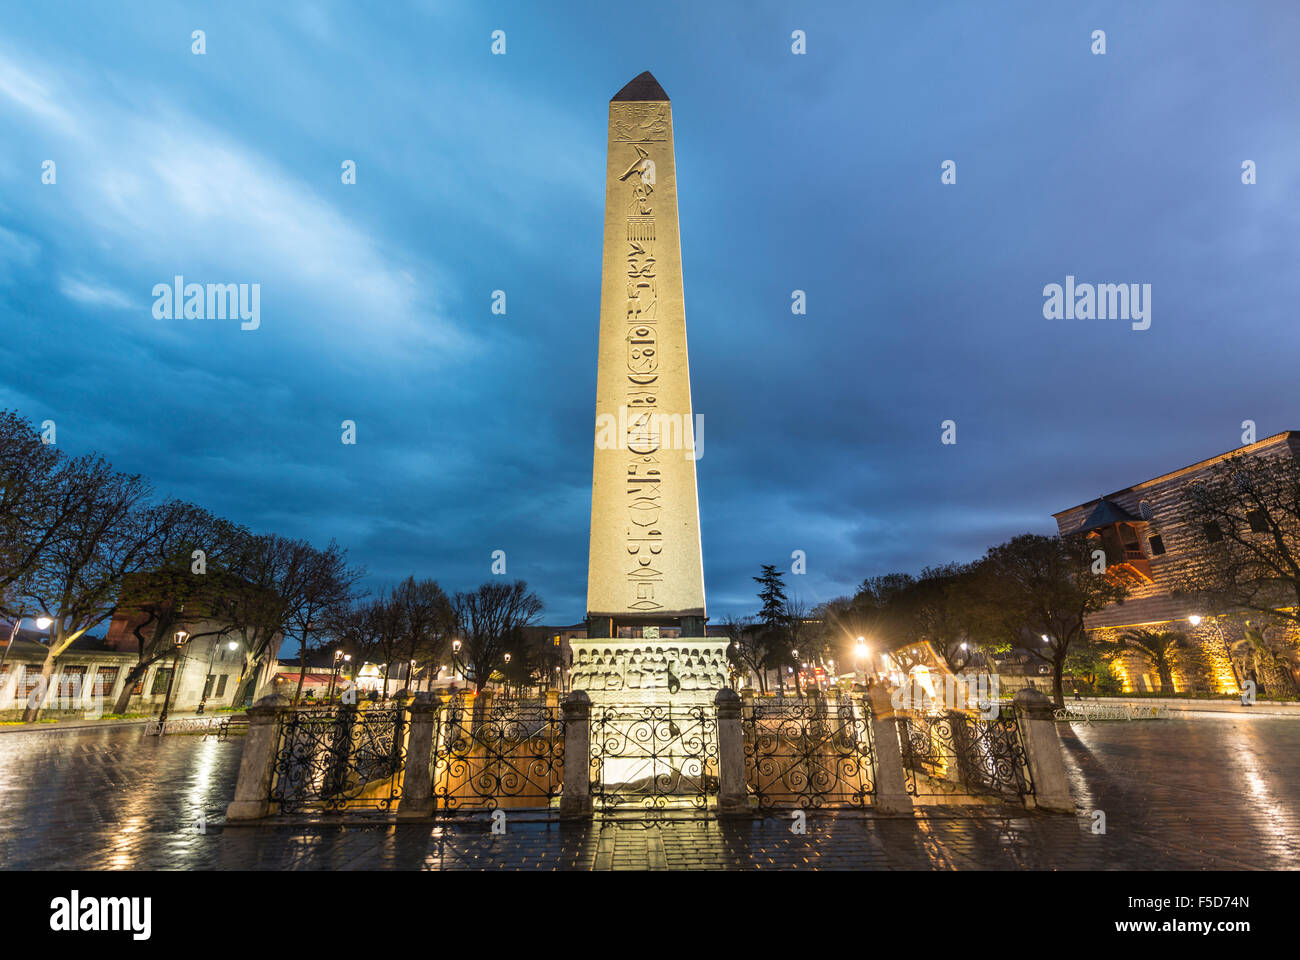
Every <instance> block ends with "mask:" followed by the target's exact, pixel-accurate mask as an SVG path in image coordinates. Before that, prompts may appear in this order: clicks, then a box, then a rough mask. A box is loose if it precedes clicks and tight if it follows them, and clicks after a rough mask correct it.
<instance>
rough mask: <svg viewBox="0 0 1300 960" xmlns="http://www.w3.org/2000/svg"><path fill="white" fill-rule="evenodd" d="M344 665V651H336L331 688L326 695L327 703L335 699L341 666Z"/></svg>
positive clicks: (331, 674) (331, 673) (331, 672)
mask: <svg viewBox="0 0 1300 960" xmlns="http://www.w3.org/2000/svg"><path fill="white" fill-rule="evenodd" d="M342 663H343V651H342V650H335V651H334V669H333V670H331V671H330V688H329V690H328V691H327V692H326V694H325V702H326V703H329V702H330V701H331V700H333V699H334V684H335V683H336V682H337V681H338V678H339V666H340V665H341V664H342Z"/></svg>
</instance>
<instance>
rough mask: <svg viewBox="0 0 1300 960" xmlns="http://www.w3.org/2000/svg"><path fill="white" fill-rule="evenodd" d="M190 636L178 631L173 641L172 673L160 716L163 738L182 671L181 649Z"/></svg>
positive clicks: (159, 726) (159, 732) (159, 724)
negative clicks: (174, 687)
mask: <svg viewBox="0 0 1300 960" xmlns="http://www.w3.org/2000/svg"><path fill="white" fill-rule="evenodd" d="M189 638H190V635H189V634H188V633H186V632H185V631H184V630H177V631H176V637H175V639H174V640H173V641H172V672H171V674H170V675H169V676H168V677H167V693H166V694H165V695H164V696H163V706H162V713H160V714H159V715H158V735H159V736H162V734H163V733H164V732H165V730H166V727H167V711H168V710H169V709H171V704H172V687H173V686H174V685H175V683H176V671H177V670H179V669H180V664H181V647H183V646H185V643H186V641H187V640H189Z"/></svg>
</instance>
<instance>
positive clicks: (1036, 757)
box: [1015, 688, 1074, 813]
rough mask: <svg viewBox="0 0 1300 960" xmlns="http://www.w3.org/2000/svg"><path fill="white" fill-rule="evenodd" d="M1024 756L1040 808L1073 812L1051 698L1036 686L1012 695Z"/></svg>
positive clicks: (1059, 811) (1068, 782)
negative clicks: (1034, 688) (1033, 688)
mask: <svg viewBox="0 0 1300 960" xmlns="http://www.w3.org/2000/svg"><path fill="white" fill-rule="evenodd" d="M1015 705H1016V715H1017V717H1018V719H1019V721H1020V724H1019V726H1020V735H1021V736H1022V737H1024V741H1025V757H1026V759H1027V760H1028V762H1029V773H1030V776H1032V777H1033V778H1034V801H1035V803H1036V804H1037V805H1038V806H1039V807H1040V808H1041V809H1043V810H1054V811H1057V812H1058V813H1074V798H1073V797H1071V796H1070V780H1069V778H1068V777H1067V775H1066V772H1065V757H1064V754H1063V752H1062V750H1061V738H1060V737H1059V736H1058V735H1057V732H1056V720H1055V719H1054V718H1053V708H1052V701H1051V700H1049V699H1048V698H1047V697H1046V696H1044V695H1043V694H1042V693H1040V692H1039V691H1037V690H1032V689H1028V688H1026V689H1024V690H1021V691H1019V692H1018V693H1017V694H1016V696H1015Z"/></svg>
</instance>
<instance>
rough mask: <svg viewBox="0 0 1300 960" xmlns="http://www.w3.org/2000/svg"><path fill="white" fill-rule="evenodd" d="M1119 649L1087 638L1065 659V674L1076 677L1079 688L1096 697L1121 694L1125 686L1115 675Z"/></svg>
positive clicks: (1077, 644)
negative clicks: (1083, 688)
mask: <svg viewBox="0 0 1300 960" xmlns="http://www.w3.org/2000/svg"><path fill="white" fill-rule="evenodd" d="M1119 653H1120V650H1119V647H1118V646H1117V645H1116V644H1114V643H1106V642H1102V641H1097V640H1094V639H1092V637H1091V636H1085V637H1084V638H1083V639H1081V640H1080V641H1079V642H1077V643H1075V644H1074V646H1073V647H1071V648H1070V653H1069V655H1068V656H1067V657H1066V658H1065V672H1066V673H1067V674H1069V675H1070V676H1072V677H1074V679H1075V683H1076V684H1077V685H1078V686H1083V687H1085V688H1086V689H1087V690H1088V691H1089V692H1091V693H1092V694H1093V695H1094V696H1098V697H1107V696H1113V695H1115V694H1117V693H1120V692H1121V690H1122V687H1123V685H1122V684H1121V682H1120V678H1119V675H1118V674H1116V673H1115V663H1114V661H1115V658H1116V657H1118V656H1119Z"/></svg>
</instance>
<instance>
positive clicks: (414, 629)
mask: <svg viewBox="0 0 1300 960" xmlns="http://www.w3.org/2000/svg"><path fill="white" fill-rule="evenodd" d="M392 600H393V602H394V603H396V604H398V605H399V606H400V607H401V609H402V621H401V622H402V637H401V650H402V653H403V655H404V657H405V659H406V661H407V662H408V663H409V664H411V665H412V668H413V669H412V670H411V674H410V678H408V681H407V683H408V686H413V684H414V676H415V670H414V667H416V666H423V667H424V668H425V669H426V670H430V669H433V670H436V666H437V664H438V663H439V662H440V661H441V660H442V659H443V657H444V655H445V653H446V650H447V645H448V643H449V642H450V636H451V633H452V631H453V629H454V627H455V617H454V615H453V614H452V610H451V601H450V600H449V599H448V598H447V594H446V593H445V592H444V591H443V589H442V587H440V586H438V582H437V581H436V580H416V579H415V578H414V577H407V578H406V579H405V580H403V581H402V582H401V583H400V584H398V585H397V586H396V587H395V588H394V589H393V591H392Z"/></svg>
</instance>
